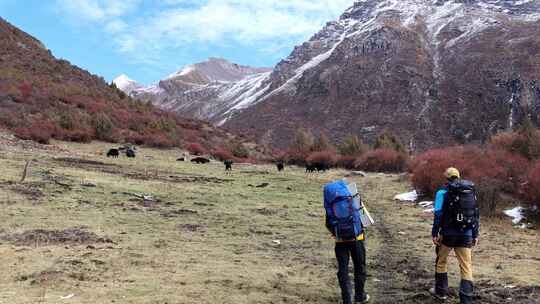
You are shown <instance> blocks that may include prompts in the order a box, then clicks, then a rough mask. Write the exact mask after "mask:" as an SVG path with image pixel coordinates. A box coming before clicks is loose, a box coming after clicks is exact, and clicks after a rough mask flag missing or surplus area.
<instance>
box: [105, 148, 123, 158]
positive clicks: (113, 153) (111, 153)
mask: <svg viewBox="0 0 540 304" xmlns="http://www.w3.org/2000/svg"><path fill="white" fill-rule="evenodd" d="M119 155H120V152H119V151H118V149H109V152H107V157H113V158H117V157H118V156H119Z"/></svg>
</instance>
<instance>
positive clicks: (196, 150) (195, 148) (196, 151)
mask: <svg viewBox="0 0 540 304" xmlns="http://www.w3.org/2000/svg"><path fill="white" fill-rule="evenodd" d="M186 150H188V151H189V153H191V154H192V155H203V154H206V152H207V151H206V149H205V148H203V146H201V144H199V143H190V144H188V145H187V146H186Z"/></svg>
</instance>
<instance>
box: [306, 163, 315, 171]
mask: <svg viewBox="0 0 540 304" xmlns="http://www.w3.org/2000/svg"><path fill="white" fill-rule="evenodd" d="M315 169H316V168H315V165H312V164H306V173H313V172H315Z"/></svg>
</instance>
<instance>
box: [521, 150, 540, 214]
mask: <svg viewBox="0 0 540 304" xmlns="http://www.w3.org/2000/svg"><path fill="white" fill-rule="evenodd" d="M521 194H522V196H523V198H524V199H525V200H526V201H527V202H529V203H531V204H536V206H538V207H539V208H540V161H537V162H535V163H534V165H533V166H532V167H531V169H530V170H529V172H528V173H527V175H526V182H525V183H524V184H523V186H522V189H521Z"/></svg>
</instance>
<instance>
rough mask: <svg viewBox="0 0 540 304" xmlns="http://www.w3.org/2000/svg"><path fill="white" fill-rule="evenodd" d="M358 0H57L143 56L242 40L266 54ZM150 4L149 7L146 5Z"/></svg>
mask: <svg viewBox="0 0 540 304" xmlns="http://www.w3.org/2000/svg"><path fill="white" fill-rule="evenodd" d="M353 2H354V1H353V0H154V1H152V3H153V5H152V6H148V3H147V2H144V5H143V2H141V1H140V0H57V5H58V7H59V8H60V11H61V12H63V13H64V14H68V15H69V16H71V17H72V18H75V19H77V20H83V21H85V22H90V23H92V24H98V25H101V26H102V28H103V29H104V31H105V32H106V33H107V34H108V35H110V38H111V39H112V40H113V41H115V43H116V44H117V47H118V50H119V51H120V52H122V53H124V54H126V55H128V56H130V57H131V58H133V59H136V60H137V61H141V62H142V61H145V62H159V56H160V52H161V51H162V50H165V49H171V48H186V47H192V46H193V45H215V46H223V45H238V46H239V47H246V48H255V50H254V51H255V52H257V51H259V52H261V54H263V53H265V52H267V51H268V50H269V49H277V48H282V47H283V44H284V43H289V44H290V47H292V45H293V44H295V43H299V42H301V41H303V40H304V39H306V38H307V37H309V36H310V35H312V34H314V33H315V32H317V31H318V30H319V29H320V28H321V26H322V25H324V23H325V22H327V21H330V20H333V19H335V18H336V17H337V16H339V14H341V13H342V12H343V11H344V10H345V9H346V8H348V7H349V6H351V5H352V4H353ZM143 9H144V11H143Z"/></svg>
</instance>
